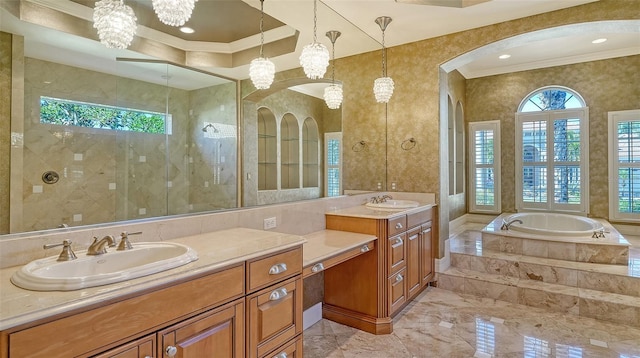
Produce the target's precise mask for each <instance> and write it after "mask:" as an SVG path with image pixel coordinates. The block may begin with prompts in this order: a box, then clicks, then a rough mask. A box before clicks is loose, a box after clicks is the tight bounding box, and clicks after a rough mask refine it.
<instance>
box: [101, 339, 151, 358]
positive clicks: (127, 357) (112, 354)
mask: <svg viewBox="0 0 640 358" xmlns="http://www.w3.org/2000/svg"><path fill="white" fill-rule="evenodd" d="M155 351H156V336H155V334H152V335H150V336H146V337H144V338H140V339H137V340H135V341H133V342H129V343H127V344H124V345H122V346H120V347H117V348H114V349H111V350H109V351H107V352H104V353H102V354H98V355H97V356H94V358H152V357H153V356H154V353H155Z"/></svg>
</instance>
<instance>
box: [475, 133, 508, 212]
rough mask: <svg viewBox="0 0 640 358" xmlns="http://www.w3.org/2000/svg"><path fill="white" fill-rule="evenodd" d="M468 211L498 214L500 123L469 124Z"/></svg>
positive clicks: (499, 206) (499, 208) (499, 207)
mask: <svg viewBox="0 0 640 358" xmlns="http://www.w3.org/2000/svg"><path fill="white" fill-rule="evenodd" d="M469 138H470V142H469V176H470V178H469V186H470V187H469V198H470V199H469V204H470V207H469V211H470V212H477V213H481V212H484V213H499V212H500V210H501V205H500V121H487V122H471V123H469Z"/></svg>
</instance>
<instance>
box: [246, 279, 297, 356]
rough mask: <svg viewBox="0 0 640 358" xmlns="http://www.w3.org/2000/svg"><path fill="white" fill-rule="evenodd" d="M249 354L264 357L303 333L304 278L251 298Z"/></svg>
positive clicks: (274, 286) (285, 283)
mask: <svg viewBox="0 0 640 358" xmlns="http://www.w3.org/2000/svg"><path fill="white" fill-rule="evenodd" d="M247 307H248V312H247V327H248V336H247V352H248V354H247V355H248V357H251V358H256V357H262V356H264V355H265V354H266V353H268V352H271V351H273V350H275V349H276V348H277V347H280V346H282V345H283V344H284V343H286V342H287V341H289V340H290V339H292V338H294V337H295V336H297V335H298V334H300V333H302V278H300V276H298V278H295V279H290V280H288V281H285V282H283V283H281V284H277V285H273V286H271V287H269V288H266V289H264V290H262V291H259V292H256V293H254V294H253V295H251V296H248V297H247Z"/></svg>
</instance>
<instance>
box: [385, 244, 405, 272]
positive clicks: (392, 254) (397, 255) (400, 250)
mask: <svg viewBox="0 0 640 358" xmlns="http://www.w3.org/2000/svg"><path fill="white" fill-rule="evenodd" d="M406 237H407V235H406V234H402V235H397V236H394V237H391V238H389V239H388V240H387V252H388V253H389V254H388V255H389V256H388V261H387V262H388V263H389V264H388V271H387V272H388V275H389V276H391V275H393V274H394V273H396V272H398V270H399V269H401V268H403V267H404V265H405V263H406V249H405V248H406V245H405V239H406Z"/></svg>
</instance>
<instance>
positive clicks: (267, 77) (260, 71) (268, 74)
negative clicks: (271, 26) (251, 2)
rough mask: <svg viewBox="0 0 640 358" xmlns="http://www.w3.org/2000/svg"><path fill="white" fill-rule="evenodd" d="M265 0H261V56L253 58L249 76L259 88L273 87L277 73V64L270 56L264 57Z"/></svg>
mask: <svg viewBox="0 0 640 358" xmlns="http://www.w3.org/2000/svg"><path fill="white" fill-rule="evenodd" d="M263 24H264V0H260V57H258V58H256V59H253V60H252V61H251V64H250V65H249V77H251V82H253V85H254V86H255V87H256V88H257V89H267V88H269V87H271V84H272V83H273V78H274V77H275V74H276V66H275V65H274V64H273V62H271V61H270V60H269V59H268V58H265V57H264V53H263V52H262V48H263V47H264V30H263Z"/></svg>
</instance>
